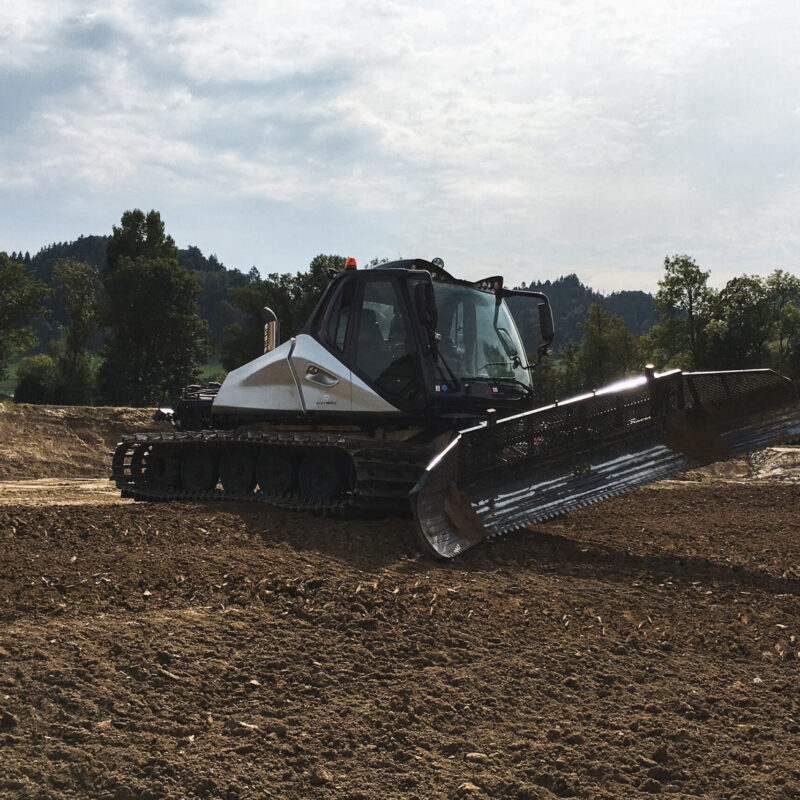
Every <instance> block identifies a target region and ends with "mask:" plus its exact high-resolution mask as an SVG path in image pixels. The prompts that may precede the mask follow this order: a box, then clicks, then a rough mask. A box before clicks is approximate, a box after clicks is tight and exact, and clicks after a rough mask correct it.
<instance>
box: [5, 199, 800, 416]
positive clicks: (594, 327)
mask: <svg viewBox="0 0 800 800" xmlns="http://www.w3.org/2000/svg"><path fill="white" fill-rule="evenodd" d="M344 260H345V259H344V257H343V256H340V255H318V256H316V257H315V258H314V259H313V260H312V261H311V262H310V264H308V265H307V266H300V267H299V268H298V269H297V270H296V271H295V272H286V273H279V272H269V271H268V270H265V269H263V268H262V269H261V270H260V269H258V268H256V267H255V266H253V267H251V268H250V269H249V270H248V271H247V272H243V271H241V270H239V269H236V268H229V267H226V266H225V265H224V264H223V263H222V262H220V261H219V259H218V258H217V257H216V256H215V255H214V254H210V255H207V256H206V255H205V254H203V253H202V252H201V251H200V250H199V249H198V248H197V247H193V246H190V247H186V248H182V249H179V248H178V247H177V246H176V245H175V243H174V241H173V240H172V237H171V236H169V235H168V234H167V232H166V229H165V225H164V223H163V221H162V220H161V217H160V215H159V214H158V212H156V211H151V212H149V213H147V214H145V213H144V212H142V211H140V210H138V209H137V210H133V211H126V212H125V213H124V214H123V216H122V219H121V224H120V225H119V226H114V228H113V230H112V233H111V234H110V235H102V236H101V235H92V236H80V237H79V238H78V239H76V240H74V241H72V242H61V243H54V244H51V245H48V246H47V247H44V248H42V249H41V250H40V251H39V252H38V253H36V254H35V255H33V256H31V255H30V254H29V253H24V254H23V253H20V252H16V251H12V252H11V253H10V255H9V254H8V253H7V252H3V253H0V287H2V294H1V295H0V378H2V377H3V374H4V373H5V371H6V369H7V368H8V366H9V364H11V363H13V364H14V365H15V367H16V378H17V380H16V382H15V384H14V385H15V390H14V391H15V399H17V400H18V401H29V402H54V403H110V404H117V405H149V404H153V403H158V402H166V401H169V400H174V398H175V396H176V395H177V394H178V393H179V391H180V388H181V387H182V386H183V385H186V384H187V383H190V382H193V381H195V380H197V379H198V376H199V375H200V374H201V368H202V367H203V365H204V364H208V363H209V361H210V360H211V361H213V363H215V364H218V365H221V368H220V366H218V367H217V371H216V374H214V375H209V374H208V372H209V371H208V368H206V370H205V372H206V377H214V378H218V379H219V378H222V377H223V376H224V372H225V371H226V370H230V369H233V368H235V367H236V366H238V365H240V364H242V363H245V362H246V361H249V360H251V359H252V358H254V357H255V356H257V355H258V354H259V352H260V351H261V347H262V343H263V328H262V309H263V308H264V306H270V307H271V308H273V309H274V310H275V311H276V312H277V314H278V317H279V319H280V320H281V330H282V335H283V338H284V339H285V338H287V337H289V336H291V335H293V334H294V333H296V332H297V330H298V329H299V328H300V327H301V326H302V324H303V323H304V322H305V320H306V318H307V317H308V315H309V313H310V312H311V309H312V308H313V305H314V303H315V301H316V299H317V297H318V295H319V292H320V291H321V290H322V288H323V287H324V286H325V285H326V283H327V281H328V272H329V270H330V269H334V270H338V269H342V268H343V267H344ZM373 263H378V260H377V259H376V260H374V261H373ZM446 266H447V268H448V269H449V270H450V271H451V272H453V273H454V274H456V275H458V272H459V270H458V265H457V264H447V265H446ZM498 271H500V270H498ZM262 273H264V274H263V275H262ZM519 288H527V289H530V290H533V291H539V292H544V293H545V294H546V295H547V296H548V297H549V298H550V301H551V304H552V308H553V312H554V318H555V327H556V341H555V343H554V348H553V352H552V353H551V355H550V356H549V357H548V358H547V359H546V360H545V361H544V362H543V363H542V365H541V366H540V367H539V368H538V369H537V370H536V371H535V373H534V375H535V384H536V387H537V391H538V392H539V395H540V397H541V399H542V401H543V402H549V401H551V400H553V399H556V398H558V397H564V396H568V395H569V394H571V393H574V392H576V391H581V390H583V389H586V388H590V387H592V386H598V385H602V384H604V383H607V382H609V381H611V380H614V379H616V378H619V377H623V376H624V375H626V374H630V373H632V372H637V371H640V370H641V368H642V366H643V365H644V364H645V363H648V362H652V363H654V364H656V366H657V367H659V368H664V367H668V366H678V367H682V368H688V369H692V368H716V369H727V368H744V367H759V366H770V367H774V368H775V369H777V370H779V371H781V372H783V373H784V374H789V375H791V376H792V377H795V378H797V377H799V376H800V279H799V278H798V277H797V276H795V275H792V274H790V273H788V272H785V271H783V270H780V269H775V270H773V272H772V273H770V275H769V276H768V277H767V278H760V277H756V276H748V275H742V276H739V277H737V278H734V279H732V280H731V281H728V283H727V284H726V285H725V286H724V287H722V288H720V289H715V288H713V287H712V286H711V285H710V274H709V272H708V271H704V270H703V269H702V268H701V266H700V265H698V264H696V263H695V261H694V259H692V258H691V257H690V256H688V255H674V256H667V257H665V259H664V276H663V278H662V280H661V281H660V282H659V286H658V290H657V291H656V293H655V294H653V295H651V294H648V293H646V292H641V291H620V292H614V293H612V294H609V295H605V296H604V295H602V294H601V293H599V292H597V291H595V290H593V289H592V288H591V287H589V286H586V285H584V284H583V283H582V282H581V280H580V279H579V277H578V276H577V275H575V274H569V275H565V276H562V277H560V278H558V279H557V280H554V281H550V280H547V281H543V282H541V281H537V280H536V279H535V276H531V279H530V281H525V282H523V283H522V284H521V286H520V287H519ZM509 305H510V306H511V308H512V311H513V312H514V315H515V318H516V320H517V323H518V326H519V327H520V331H521V333H522V334H523V337H524V339H525V343H526V347H527V348H528V349H529V350H530V351H531V352H533V351H534V350H535V349H536V346H537V344H538V342H537V340H536V336H535V331H536V330H537V327H538V322H537V320H536V319H534V310H533V307H532V306H531V304H529V303H527V302H524V301H523V302H517V301H515V300H514V298H512V299H511V300H510V301H509Z"/></svg>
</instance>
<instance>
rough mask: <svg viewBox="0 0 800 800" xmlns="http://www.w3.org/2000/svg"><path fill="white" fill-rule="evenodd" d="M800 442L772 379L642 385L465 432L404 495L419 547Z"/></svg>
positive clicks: (459, 548)
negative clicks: (789, 441) (744, 454)
mask: <svg viewBox="0 0 800 800" xmlns="http://www.w3.org/2000/svg"><path fill="white" fill-rule="evenodd" d="M796 436H800V404H798V397H797V392H796V390H795V388H794V386H793V385H792V383H791V382H790V381H789V380H788V379H786V378H783V377H781V376H779V375H777V374H776V373H774V372H772V371H771V370H739V371H735V372H695V373H682V372H680V371H678V370H676V371H674V372H669V373H664V374H662V375H651V376H648V377H645V376H640V377H637V378H632V379H630V380H627V381H623V382H621V383H619V384H614V385H613V386H609V387H606V388H605V389H599V390H597V391H595V392H592V393H590V394H586V395H581V396H579V397H575V398H572V399H570V400H566V401H564V402H561V403H557V404H556V405H553V406H546V407H544V408H540V409H536V410H534V411H529V412H527V413H524V414H519V415H517V416H513V417H508V418H506V419H502V420H499V421H498V422H497V423H496V424H494V425H489V424H486V423H484V424H482V425H479V426H477V427H475V428H469V429H467V430H464V431H461V432H460V433H459V435H458V436H457V438H456V439H454V441H453V442H451V444H450V445H449V446H448V447H447V448H446V449H445V450H443V451H442V452H441V453H440V454H439V455H437V456H436V458H434V460H433V461H432V462H431V463H430V464H429V465H428V468H427V470H426V471H425V473H424V474H423V475H422V477H421V478H420V480H419V482H418V483H417V485H416V486H415V487H414V490H413V491H412V493H411V504H412V508H413V510H414V515H415V517H416V520H417V523H418V526H419V533H420V540H421V542H422V545H423V548H424V549H426V550H428V551H429V552H431V553H433V554H434V555H436V556H439V557H443V558H452V557H453V556H456V555H458V554H459V553H462V552H464V551H465V550H467V549H469V548H470V547H473V546H475V545H476V544H478V543H479V542H481V541H483V540H484V539H486V538H489V537H491V536H496V535H498V534H501V533H505V532H507V531H510V530H514V529H516V528H520V527H523V526H525V525H529V524H531V523H534V522H538V521H541V520H545V519H548V518H550V517H553V516H556V515H558V514H561V513H564V512H565V511H571V510H573V509H575V508H580V507H582V506H586V505H589V504H590V503H594V502H597V501H598V500H604V499H605V498H607V497H612V496H613V495H617V494H621V493H622V492H625V491H629V490H630V489H634V488H636V487H638V486H643V485H645V484H648V483H652V482H653V481H657V480H661V479H663V478H667V477H669V476H671V475H675V474H677V473H680V472H683V471H685V470H687V469H692V468H694V467H697V466H700V465H703V464H710V463H712V462H714V461H721V460H724V459H726V458H729V457H730V456H731V455H734V454H736V453H741V452H745V451H748V450H753V449H756V448H759V447H765V446H766V445H768V444H772V443H775V442H778V441H785V440H786V439H790V438H793V437H796Z"/></svg>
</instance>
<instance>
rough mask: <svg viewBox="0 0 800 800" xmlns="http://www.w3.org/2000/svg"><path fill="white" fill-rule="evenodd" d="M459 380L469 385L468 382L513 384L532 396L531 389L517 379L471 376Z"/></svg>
mask: <svg viewBox="0 0 800 800" xmlns="http://www.w3.org/2000/svg"><path fill="white" fill-rule="evenodd" d="M461 380H462V381H464V383H469V382H470V381H480V382H481V383H513V384H514V385H515V386H520V387H521V388H522V389H524V390H525V393H526V394H533V389H531V387H530V386H528V385H527V384H525V383H523V382H522V381H520V380H517V378H490V377H489V376H487V375H473V376H471V377H469V378H462V379H461Z"/></svg>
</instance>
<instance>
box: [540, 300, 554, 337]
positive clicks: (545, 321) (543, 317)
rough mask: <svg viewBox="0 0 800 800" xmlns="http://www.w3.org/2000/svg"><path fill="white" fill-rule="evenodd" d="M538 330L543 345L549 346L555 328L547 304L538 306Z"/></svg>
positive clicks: (551, 311)
mask: <svg viewBox="0 0 800 800" xmlns="http://www.w3.org/2000/svg"><path fill="white" fill-rule="evenodd" d="M539 330H540V331H541V334H542V339H543V340H544V342H545V344H550V342H552V341H553V336H555V326H554V325H553V310H552V309H551V308H550V304H549V303H542V304H541V305H540V306H539Z"/></svg>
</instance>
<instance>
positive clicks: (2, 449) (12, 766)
mask: <svg viewBox="0 0 800 800" xmlns="http://www.w3.org/2000/svg"><path fill="white" fill-rule="evenodd" d="M147 416H148V415H147V414H146V413H145V412H136V411H130V410H119V409H72V410H61V409H33V408H31V407H24V406H20V407H14V406H11V405H6V406H0V797H1V798H61V797H64V798H85V797H92V798H95V797H96V798H106V799H107V800H146V799H153V800H154V799H155V798H185V797H189V798H191V797H198V798H227V799H228V800H232V799H236V800H239V799H240V798H241V799H243V798H298V799H299V798H341V799H342V800H345V798H348V799H349V800H372V799H373V798H375V799H376V800H377V798H419V799H420V800H427V798H462V797H463V798H511V799H514V798H516V799H517V800H533V798H553V797H576V798H641V797H652V796H653V795H658V794H661V795H665V796H670V797H676V798H679V797H713V798H742V799H743V800H744V799H745V798H747V799H748V800H750V799H751V798H795V797H800V691H799V690H800V680H798V679H799V678H800V519H799V518H798V513H799V511H798V510H799V509H800V449H798V448H783V449H777V450H771V451H766V452H764V453H761V454H758V455H757V456H755V457H753V458H750V459H748V460H740V461H738V462H736V463H733V464H728V465H725V466H724V467H718V468H716V469H713V470H711V469H707V470H704V471H697V472H695V473H691V474H690V475H688V476H686V478H685V479H684V480H680V481H669V482H662V483H660V484H656V485H653V486H651V487H647V488H645V489H641V490H639V491H636V492H634V493H631V494H628V495H626V496H623V497H619V498H616V499H613V500H610V501H608V502H605V503H602V504H599V505H596V506H593V507H591V508H588V509H584V510H583V511H580V512H577V513H571V514H569V515H567V516H564V517H562V518H559V519H557V520H553V521H551V522H549V523H546V524H539V525H535V526H533V527H532V528H531V529H530V530H527V531H522V532H518V533H516V534H514V535H509V536H506V537H503V538H501V539H499V540H496V541H494V542H491V543H488V544H487V545H485V546H480V547H478V548H476V549H475V550H474V551H472V552H470V553H468V554H466V555H465V556H463V557H461V558H459V559H457V560H455V561H453V562H452V563H437V562H433V561H431V560H429V559H428V558H425V557H422V556H421V555H419V554H418V552H417V549H416V544H415V534H414V527H413V523H412V521H411V520H410V519H403V518H389V519H377V520H375V519H373V520H360V521H353V520H341V519H331V518H321V517H315V516H312V515H309V514H302V513H290V512H286V511H282V510H277V509H271V508H269V507H263V506H258V507H256V506H254V505H252V504H246V503H233V502H231V503H217V504H214V503H206V504H188V505H181V504H177V503H163V504H142V503H133V502H130V501H125V500H121V499H119V498H118V497H117V495H116V493H115V492H114V490H113V487H112V486H111V485H110V484H109V483H108V482H107V481H106V480H105V478H106V471H107V467H106V463H107V462H106V459H107V450H108V449H109V446H110V445H111V444H112V443H113V440H114V439H115V438H116V436H117V435H118V434H119V433H120V432H121V431H122V430H123V429H126V428H127V429H131V428H139V429H142V428H143V427H145V426H149V423H148V421H147Z"/></svg>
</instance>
